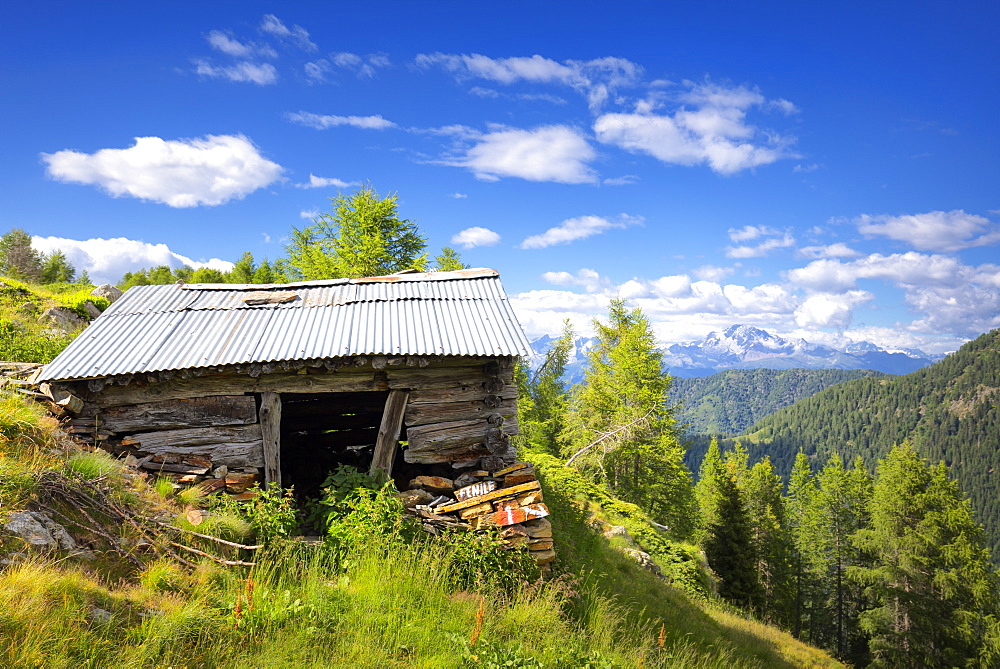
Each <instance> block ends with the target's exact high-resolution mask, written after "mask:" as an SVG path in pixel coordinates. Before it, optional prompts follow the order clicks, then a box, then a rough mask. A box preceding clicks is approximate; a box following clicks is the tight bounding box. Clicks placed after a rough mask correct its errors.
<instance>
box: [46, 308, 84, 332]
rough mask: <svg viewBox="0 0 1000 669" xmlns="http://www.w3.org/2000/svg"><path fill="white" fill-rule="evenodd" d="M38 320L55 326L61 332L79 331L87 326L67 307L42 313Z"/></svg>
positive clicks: (50, 309)
mask: <svg viewBox="0 0 1000 669" xmlns="http://www.w3.org/2000/svg"><path fill="white" fill-rule="evenodd" d="M38 320H40V321H42V322H43V323H48V324H50V325H54V326H55V327H57V328H59V329H60V330H78V329H79V328H82V327H83V326H85V325H86V324H87V321H85V320H83V319H82V318H80V317H79V316H78V315H77V313H76V312H75V311H73V310H72V309H67V308H66V307H49V308H48V309H46V310H45V311H43V312H42V315H41V316H39V317H38Z"/></svg>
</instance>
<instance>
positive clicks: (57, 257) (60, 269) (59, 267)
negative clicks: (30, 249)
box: [40, 250, 76, 283]
mask: <svg viewBox="0 0 1000 669" xmlns="http://www.w3.org/2000/svg"><path fill="white" fill-rule="evenodd" d="M40 257H41V263H42V264H41V281H42V283H64V282H65V283H73V278H74V277H75V276H76V269H75V268H74V267H73V265H71V264H70V262H69V260H68V259H67V258H66V254H65V253H63V252H62V251H58V250H56V251H53V252H52V253H50V254H48V255H44V254H43V255H42V256H40Z"/></svg>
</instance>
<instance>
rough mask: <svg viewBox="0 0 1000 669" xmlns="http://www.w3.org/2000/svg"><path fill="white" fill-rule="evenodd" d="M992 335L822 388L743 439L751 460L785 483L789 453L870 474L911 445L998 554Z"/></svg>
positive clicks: (997, 395) (997, 353)
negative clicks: (857, 464)
mask: <svg viewBox="0 0 1000 669" xmlns="http://www.w3.org/2000/svg"><path fill="white" fill-rule="evenodd" d="M998 403H1000V330H993V331H992V332H988V333H986V334H984V335H982V336H981V337H979V338H978V339H976V340H974V341H971V342H969V343H968V344H966V345H965V346H963V347H962V348H961V349H959V350H958V351H957V352H955V353H954V354H952V355H950V356H948V357H947V358H945V359H944V360H942V361H941V362H939V363H936V364H934V365H932V366H930V367H927V368H924V369H921V370H919V371H916V372H913V373H912V374H908V375H906V376H900V377H892V378H881V377H871V378H864V379H857V380H854V381H848V382H846V383H842V384H839V385H836V386H833V387H831V388H828V389H826V390H824V391H822V392H820V393H818V394H816V395H814V396H812V397H809V398H807V399H805V400H802V401H800V402H798V403H796V404H795V405H793V406H791V407H788V408H786V409H783V410H781V411H778V412H776V413H774V414H772V415H770V416H768V417H766V418H764V419H763V420H761V421H760V422H759V423H757V424H756V425H754V426H753V427H752V428H751V429H750V430H748V431H747V432H746V436H745V437H744V438H743V441H744V443H745V444H746V446H747V448H748V449H749V450H750V455H751V458H752V459H757V458H760V457H763V456H764V455H770V457H771V461H772V462H773V463H774V465H775V468H776V470H777V471H778V472H779V473H781V474H782V475H787V474H788V473H789V471H790V470H791V467H792V463H793V461H794V459H795V455H796V453H797V452H798V451H800V450H801V451H803V452H804V453H805V454H806V455H808V456H809V457H810V459H811V460H812V461H813V463H814V464H815V463H817V462H822V461H825V460H826V457H827V456H828V454H829V453H831V452H834V451H836V452H839V453H840V454H841V456H842V457H843V458H844V460H845V461H847V462H850V461H851V460H853V459H854V457H855V456H858V455H860V456H862V457H864V459H865V461H866V463H867V464H868V466H869V467H871V466H873V465H874V463H875V461H876V459H878V458H879V457H882V456H884V455H885V454H886V453H888V452H889V450H890V449H891V447H892V446H893V444H898V443H902V442H904V441H909V442H911V443H912V444H913V445H914V447H915V448H916V450H917V452H918V453H919V454H920V455H921V456H923V457H925V458H928V459H929V460H931V461H932V462H938V461H943V462H945V463H946V464H947V465H948V466H949V467H950V468H951V475H952V476H954V477H955V478H956V479H957V480H958V482H959V484H960V486H961V487H962V489H963V490H964V491H965V492H966V493H968V495H969V497H970V500H971V502H972V506H973V509H974V511H975V513H976V516H977V518H978V520H979V521H980V522H981V523H982V524H983V525H984V526H985V528H986V531H987V533H988V536H989V545H990V547H991V549H992V550H993V555H994V559H995V558H996V556H997V555H998V553H1000V551H998V550H997V548H998V544H1000V478H998V477H1000V409H998Z"/></svg>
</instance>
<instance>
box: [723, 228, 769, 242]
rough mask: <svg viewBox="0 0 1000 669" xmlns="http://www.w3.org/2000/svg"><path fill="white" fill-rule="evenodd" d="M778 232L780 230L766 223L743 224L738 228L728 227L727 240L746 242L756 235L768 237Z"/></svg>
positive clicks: (755, 237)
mask: <svg viewBox="0 0 1000 669" xmlns="http://www.w3.org/2000/svg"><path fill="white" fill-rule="evenodd" d="M780 234H781V231H780V230H775V229H774V228H771V227H768V226H766V225H744V226H743V227H742V228H740V229H738V230H737V229H736V228H729V240H730V241H733V242H748V241H750V240H751V239H757V238H758V237H770V236H773V235H780Z"/></svg>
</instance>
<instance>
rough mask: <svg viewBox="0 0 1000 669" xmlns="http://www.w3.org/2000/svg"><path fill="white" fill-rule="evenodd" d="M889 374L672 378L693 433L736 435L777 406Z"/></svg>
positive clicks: (674, 395)
mask: <svg viewBox="0 0 1000 669" xmlns="http://www.w3.org/2000/svg"><path fill="white" fill-rule="evenodd" d="M886 376H887V375H885V374H883V373H881V372H876V371H872V370H870V369H727V370H725V371H723V372H719V373H718V374H712V375H711V376H704V377H697V378H687V379H685V378H674V379H673V384H672V386H671V389H670V400H671V402H676V403H679V405H680V406H679V408H678V411H677V414H676V417H677V420H678V422H680V423H682V424H685V425H687V426H688V427H687V429H686V431H687V432H688V433H689V434H738V433H740V432H742V431H743V430H746V429H747V428H748V427H750V426H751V425H753V424H754V423H756V422H757V421H759V420H761V419H762V418H764V417H765V416H768V415H770V414H772V413H774V412H775V411H777V410H778V409H782V408H784V407H787V406H790V405H792V404H794V403H795V402H798V401H799V400H801V399H804V398H806V397H810V396H812V395H815V394H816V393H818V392H820V391H821V390H824V389H826V388H829V387H830V386H832V385H834V384H837V383H843V382H844V381H850V380H852V379H858V378H864V377H881V378H885V377H886Z"/></svg>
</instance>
